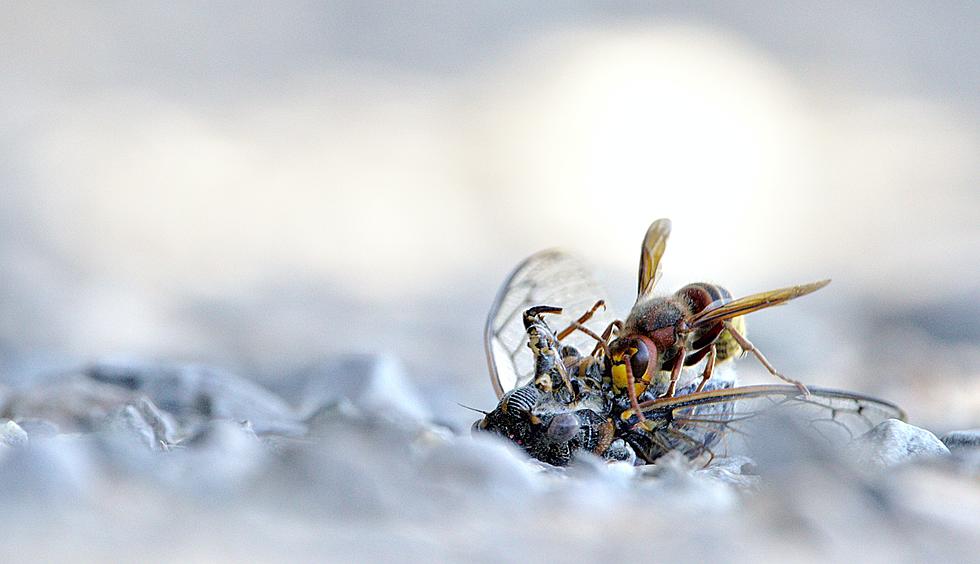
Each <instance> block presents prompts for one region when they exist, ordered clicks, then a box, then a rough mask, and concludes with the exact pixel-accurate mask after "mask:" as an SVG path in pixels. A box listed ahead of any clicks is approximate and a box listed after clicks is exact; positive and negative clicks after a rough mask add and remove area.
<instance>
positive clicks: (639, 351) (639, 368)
mask: <svg viewBox="0 0 980 564" xmlns="http://www.w3.org/2000/svg"><path fill="white" fill-rule="evenodd" d="M633 349H634V350H635V352H633V353H632V354H631V355H630V369H631V370H632V371H633V377H634V378H640V377H641V376H643V375H644V374H645V373H646V371H647V366H649V364H650V349H649V348H648V347H647V346H646V344H644V343H643V341H640V340H637V341H636V342H635V343H634V344H633Z"/></svg>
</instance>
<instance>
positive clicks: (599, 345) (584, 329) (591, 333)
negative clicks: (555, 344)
mask: <svg viewBox="0 0 980 564" xmlns="http://www.w3.org/2000/svg"><path fill="white" fill-rule="evenodd" d="M571 327H572V328H573V329H578V330H579V331H581V332H583V333H585V334H586V335H588V336H590V337H592V338H593V339H595V340H596V350H598V349H600V348H601V349H602V350H603V352H605V353H606V356H609V347H608V346H607V344H606V339H604V338H602V337H601V336H599V335H596V334H595V331H593V330H591V329H589V328H588V327H586V326H585V325H582V324H581V323H579V322H578V321H573V322H572V325H571Z"/></svg>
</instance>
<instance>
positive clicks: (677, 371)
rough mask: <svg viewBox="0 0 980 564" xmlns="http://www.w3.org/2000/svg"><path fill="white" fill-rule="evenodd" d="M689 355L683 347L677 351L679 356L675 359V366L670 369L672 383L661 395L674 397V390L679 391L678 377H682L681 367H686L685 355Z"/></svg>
mask: <svg viewBox="0 0 980 564" xmlns="http://www.w3.org/2000/svg"><path fill="white" fill-rule="evenodd" d="M686 355H687V350H685V349H684V348H681V349H680V350H679V351H677V358H676V359H674V367H673V368H672V369H671V370H670V385H669V386H667V391H666V392H664V395H662V396H660V397H662V398H672V397H674V392H676V391H677V379H678V378H680V377H681V368H684V357H685V356H686Z"/></svg>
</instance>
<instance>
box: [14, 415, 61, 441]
mask: <svg viewBox="0 0 980 564" xmlns="http://www.w3.org/2000/svg"><path fill="white" fill-rule="evenodd" d="M17 424H18V425H20V427H21V429H23V430H24V431H25V432H27V436H28V437H29V438H31V439H39V438H49V437H53V436H55V435H57V434H58V433H60V432H61V429H59V428H58V426H57V425H55V424H54V423H53V422H51V421H48V420H47V419H39V418H37V417H26V418H23V419H18V420H17Z"/></svg>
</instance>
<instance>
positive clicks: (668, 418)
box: [631, 385, 906, 461]
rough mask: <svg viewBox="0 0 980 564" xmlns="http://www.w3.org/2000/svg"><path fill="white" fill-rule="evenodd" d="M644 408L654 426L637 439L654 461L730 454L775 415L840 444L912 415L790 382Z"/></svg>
mask: <svg viewBox="0 0 980 564" xmlns="http://www.w3.org/2000/svg"><path fill="white" fill-rule="evenodd" d="M642 407H643V408H644V409H643V413H644V416H645V417H646V418H647V420H648V423H646V425H647V428H648V430H645V431H639V432H635V433H633V435H634V436H633V439H634V440H633V441H631V443H632V444H633V446H634V448H636V449H637V450H638V453H637V454H639V455H641V456H643V457H644V458H646V459H647V460H648V461H652V460H653V459H655V458H657V457H659V456H661V455H663V454H666V453H667V452H669V451H670V450H675V449H676V450H681V451H683V452H685V453H686V454H688V455H689V456H692V457H694V456H698V455H701V454H704V453H708V454H710V455H712V456H713V455H715V454H719V453H724V452H727V451H728V450H729V449H728V447H729V446H731V445H730V443H732V442H740V441H741V440H742V439H744V437H746V436H749V435H751V433H752V430H751V429H750V427H751V426H752V424H753V423H755V422H759V421H761V420H763V419H764V418H766V417H770V416H777V417H778V416H784V417H788V418H792V419H793V420H795V421H799V422H801V423H802V424H803V425H805V428H809V429H811V430H812V431H814V432H815V433H817V434H818V435H820V436H822V437H824V438H825V439H827V440H828V441H830V442H831V443H837V444H843V443H847V442H849V441H851V440H853V439H854V438H856V437H858V436H860V435H861V434H863V433H865V432H867V431H868V430H870V429H871V428H872V427H874V426H875V425H877V424H878V423H881V422H882V421H885V420H886V419H900V420H903V421H904V420H905V417H906V416H905V412H904V411H903V410H902V409H901V408H899V407H898V406H897V405H895V404H892V403H889V402H887V401H884V400H880V399H877V398H874V397H871V396H866V395H863V394H859V393H855V392H848V391H843V390H832V389H825V388H810V395H809V396H804V395H802V394H800V391H799V390H798V389H797V388H796V386H785V385H763V386H744V387H737V388H729V389H722V390H715V391H710V392H700V393H693V394H688V395H685V396H677V397H674V398H670V399H664V400H655V401H653V402H649V403H648V404H646V405H644V406H642ZM733 440H734V441H733ZM640 451H642V452H640Z"/></svg>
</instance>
